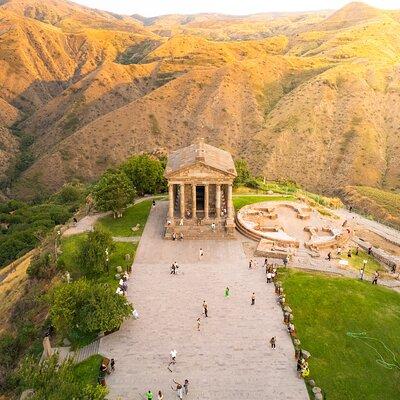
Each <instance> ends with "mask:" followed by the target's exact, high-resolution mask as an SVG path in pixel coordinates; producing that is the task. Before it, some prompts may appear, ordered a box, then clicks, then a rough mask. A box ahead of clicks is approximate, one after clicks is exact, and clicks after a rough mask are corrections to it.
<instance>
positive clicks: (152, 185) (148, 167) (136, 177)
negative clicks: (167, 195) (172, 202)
mask: <svg viewBox="0 0 400 400" xmlns="http://www.w3.org/2000/svg"><path fill="white" fill-rule="evenodd" d="M121 169H122V171H124V172H125V174H126V175H127V176H128V178H129V179H130V181H131V182H132V185H133V186H134V187H135V188H136V190H137V192H138V194H139V195H141V196H142V195H144V194H146V193H147V194H155V193H160V192H162V191H163V190H165V188H166V181H165V179H164V169H165V166H164V164H163V162H162V161H160V160H159V159H157V158H155V157H152V156H150V155H148V154H142V155H138V156H133V157H131V158H129V159H128V160H127V161H125V162H124V163H123V164H122V166H121Z"/></svg>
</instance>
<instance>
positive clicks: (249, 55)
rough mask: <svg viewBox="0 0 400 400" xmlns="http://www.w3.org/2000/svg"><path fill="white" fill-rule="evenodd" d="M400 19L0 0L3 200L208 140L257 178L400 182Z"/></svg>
mask: <svg viewBox="0 0 400 400" xmlns="http://www.w3.org/2000/svg"><path fill="white" fill-rule="evenodd" d="M399 62H400V12H399V11H383V10H378V9H375V8H372V7H369V6H368V5H366V4H363V3H350V4H349V5H347V6H345V7H344V8H342V9H341V10H338V11H336V12H332V11H321V12H310V13H296V14H284V13H281V14H279V13H274V14H272V13H271V14H258V15H250V16H246V17H230V16H224V15H217V14H200V15H192V16H178V15H169V16H161V17H157V18H143V17H140V16H137V15H134V16H120V15H115V14H111V13H106V12H101V11H98V10H91V9H88V8H85V7H82V6H79V5H77V4H74V3H71V2H67V1H62V0H9V1H7V0H0V179H1V181H2V192H3V193H5V194H7V195H11V196H19V197H23V198H27V199H32V198H35V197H38V196H42V195H43V194H45V193H50V192H52V191H54V190H56V189H58V188H59V187H60V186H61V185H62V184H63V183H65V182H67V181H70V180H72V179H74V178H77V179H80V180H82V181H85V182H86V181H91V180H93V179H95V178H96V177H98V176H99V174H101V173H102V172H103V171H104V170H105V169H106V168H108V167H110V166H112V165H115V164H119V163H120V162H122V161H123V160H124V159H125V158H126V157H128V156H129V155H131V154H133V153H137V152H141V151H149V152H162V153H163V152H166V151H168V150H170V149H174V148H176V147H179V146H184V145H188V144H189V143H191V142H192V141H193V140H194V139H195V138H196V137H199V136H202V137H204V138H205V139H206V140H207V141H208V142H209V143H211V144H214V145H217V146H220V147H222V148H225V149H227V150H229V151H231V152H232V153H233V154H234V156H236V157H242V158H245V159H247V160H248V162H249V164H250V166H251V167H252V169H253V170H254V172H255V173H257V174H260V175H263V176H265V177H266V178H267V179H289V180H294V181H296V182H298V183H300V184H302V185H304V186H305V187H307V188H309V189H310V190H315V191H320V192H333V191H336V190H337V189H340V188H342V187H344V186H346V185H366V186H375V187H380V188H385V189H394V190H396V189H399V188H400V151H399V146H400V63H399Z"/></svg>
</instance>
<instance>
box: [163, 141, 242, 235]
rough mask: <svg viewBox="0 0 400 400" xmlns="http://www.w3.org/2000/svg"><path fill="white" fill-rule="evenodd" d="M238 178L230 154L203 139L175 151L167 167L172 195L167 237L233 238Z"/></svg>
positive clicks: (166, 228) (170, 197)
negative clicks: (233, 185)
mask: <svg viewBox="0 0 400 400" xmlns="http://www.w3.org/2000/svg"><path fill="white" fill-rule="evenodd" d="M236 176H237V173H236V169H235V164H234V162H233V159H232V156H231V154H230V153H228V152H227V151H224V150H221V149H218V148H217V147H214V146H210V145H208V144H206V143H204V140H203V139H199V140H198V142H197V143H195V144H192V145H190V146H188V147H184V148H182V149H179V150H176V151H174V152H172V153H171V154H170V155H169V157H168V162H167V166H166V168H165V178H166V179H167V181H168V194H169V208H168V216H167V220H166V224H165V237H166V238H171V237H172V236H173V234H174V233H175V234H176V235H177V237H179V236H180V234H181V233H182V234H183V237H184V238H185V239H204V238H225V237H226V238H229V237H232V236H233V234H234V229H235V222H234V209H233V204H232V184H233V180H234V179H235V177H236ZM213 224H215V225H213Z"/></svg>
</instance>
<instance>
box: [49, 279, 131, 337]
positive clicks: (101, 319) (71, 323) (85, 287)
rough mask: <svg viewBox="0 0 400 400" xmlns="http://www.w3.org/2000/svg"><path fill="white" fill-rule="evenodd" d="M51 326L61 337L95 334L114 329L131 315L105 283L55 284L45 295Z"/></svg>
mask: <svg viewBox="0 0 400 400" xmlns="http://www.w3.org/2000/svg"><path fill="white" fill-rule="evenodd" d="M49 302H50V317H51V321H52V324H53V325H54V327H55V328H56V330H57V331H59V332H60V333H61V334H65V335H67V336H68V335H70V334H76V333H79V334H82V335H87V334H95V333H98V332H102V331H103V332H109V331H112V330H115V329H118V328H119V327H120V326H121V324H122V322H123V321H124V319H125V318H127V317H129V316H130V315H131V313H132V306H131V305H130V304H129V303H128V301H127V299H126V297H124V296H120V295H118V294H116V293H115V290H114V288H113V287H112V286H111V285H109V284H104V283H95V282H93V281H89V280H87V279H79V280H77V281H75V282H73V283H69V284H68V283H62V284H59V285H57V286H56V287H55V288H54V290H53V291H52V293H51V294H50V296H49Z"/></svg>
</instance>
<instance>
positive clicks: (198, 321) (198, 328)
mask: <svg viewBox="0 0 400 400" xmlns="http://www.w3.org/2000/svg"><path fill="white" fill-rule="evenodd" d="M197 330H198V331H199V332H200V318H197Z"/></svg>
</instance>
